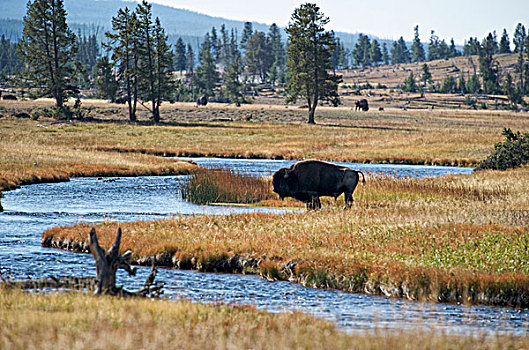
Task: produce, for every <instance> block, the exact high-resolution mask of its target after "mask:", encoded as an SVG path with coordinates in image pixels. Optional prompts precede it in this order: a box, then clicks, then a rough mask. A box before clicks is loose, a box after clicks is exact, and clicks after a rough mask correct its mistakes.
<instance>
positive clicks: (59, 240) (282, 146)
mask: <svg viewBox="0 0 529 350" xmlns="http://www.w3.org/2000/svg"><path fill="white" fill-rule="evenodd" d="M83 104H84V106H85V108H90V110H91V112H90V114H89V115H90V116H91V117H93V120H91V121H72V122H58V121H55V120H52V119H46V118H42V117H41V118H39V119H38V120H32V119H26V118H16V117H14V116H13V114H15V113H20V112H26V113H28V114H29V115H32V114H33V113H34V112H35V111H39V110H42V109H45V108H48V107H49V105H50V102H49V101H45V100H42V101H36V102H27V101H16V102H5V101H2V102H1V104H0V114H2V117H1V118H0V162H1V164H2V166H1V167H0V190H2V191H6V190H9V189H13V188H15V187H16V186H20V185H23V184H31V183H36V182H40V181H66V180H68V178H69V177H72V176H136V175H144V174H153V175H165V174H189V173H191V172H193V171H195V170H196V168H197V167H196V166H195V165H193V164H191V163H189V162H181V161H178V160H177V159H174V158H167V157H162V156H164V155H165V156H221V157H239V158H241V157H242V158H278V159H302V158H318V159H325V160H330V161H360V162H380V163H408V164H439V165H474V164H476V162H477V161H478V160H479V159H482V158H484V157H486V155H488V154H489V153H490V152H491V150H492V149H493V146H494V143H496V142H498V141H501V140H502V136H501V130H502V128H503V127H509V128H512V129H513V130H520V131H522V132H529V119H528V116H527V114H525V113H514V112H507V111H492V110H488V111H473V110H434V111H432V110H413V111H412V110H408V111H403V110H401V109H392V108H386V109H385V110H384V111H376V110H375V111H371V112H368V113H364V112H355V111H353V110H352V109H351V108H350V107H339V108H326V107H322V108H319V109H318V110H317V117H316V122H317V123H318V124H317V125H315V126H309V125H306V122H305V117H306V110H304V109H301V108H298V107H292V106H290V107H285V106H281V105H259V104H254V105H249V106H243V107H241V108H236V107H235V106H225V105H217V104H210V105H208V106H207V107H205V108H196V107H194V106H192V105H191V104H185V103H179V104H174V105H170V104H167V105H164V106H163V110H162V124H161V125H150V124H149V123H148V122H147V118H148V116H147V113H143V114H141V113H140V123H138V124H129V123H127V122H126V114H125V113H126V110H125V108H124V107H123V106H119V105H109V104H105V103H103V102H101V101H89V100H87V101H86V102H84V103H83ZM250 116H251V118H250ZM366 180H367V183H366V185H365V186H361V185H360V186H359V187H358V188H357V190H356V192H355V194H354V197H355V203H354V204H353V208H352V209H351V210H346V211H344V210H343V209H342V207H343V202H342V201H341V199H339V200H338V203H334V201H330V200H328V201H324V202H323V207H324V208H323V209H322V210H321V211H316V212H314V211H310V212H303V213H296V214H284V215H280V216H277V215H266V214H252V215H232V216H227V217H187V218H175V219H171V220H162V221H156V222H147V223H146V222H136V223H122V224H119V226H120V227H122V228H123V230H124V237H123V242H122V248H123V249H124V250H126V249H131V250H133V252H134V258H135V259H136V261H137V262H138V263H141V264H149V262H150V259H152V256H156V257H157V261H158V262H160V263H162V265H163V264H165V265H166V266H171V267H178V268H195V269H198V270H200V271H223V269H225V266H226V264H225V262H226V260H227V259H231V260H232V261H233V260H234V258H237V261H239V262H241V265H240V268H241V269H240V271H231V272H243V273H256V274H260V275H261V276H263V277H264V278H267V279H269V280H277V279H285V280H290V281H292V282H296V283H300V284H303V285H306V286H313V287H318V288H335V289H342V290H346V291H352V292H364V293H370V294H381V295H388V296H397V297H405V298H409V299H413V300H428V301H435V302H437V301H449V302H460V303H468V304H493V305H511V306H522V305H527V304H526V303H527V302H528V300H529V290H528V289H529V288H528V286H529V283H528V282H529V271H528V270H527V266H526V261H527V260H528V258H529V256H528V254H529V253H528V250H527V246H528V245H529V243H528V242H529V215H528V213H529V208H528V206H529V203H528V202H527V200H526V198H528V195H529V193H528V191H529V190H528V189H529V169H528V168H527V167H525V168H522V169H518V170H511V171H506V172H496V171H483V172H479V173H475V174H473V175H468V176H467V175H458V176H446V177H443V178H435V179H429V178H426V179H393V178H387V177H380V176H377V175H375V174H369V175H368V177H367V179H366ZM261 204H263V205H286V206H297V207H300V205H299V204H298V203H297V202H293V201H288V202H280V201H279V200H278V199H272V200H270V199H268V200H266V201H264V202H262V203H261ZM117 227H118V224H117V223H111V222H105V223H102V224H99V225H96V228H97V230H98V235H100V237H101V239H100V241H101V243H102V245H105V244H107V245H108V244H110V241H112V239H113V237H114V235H115V232H116V229H117ZM88 231H89V227H88V226H86V225H77V226H74V227H61V228H54V229H51V230H49V231H47V232H45V233H44V234H43V242H44V243H45V244H46V245H49V246H55V247H60V248H63V249H72V250H77V251H79V250H83V244H82V242H83V241H84V240H85V239H86V237H87V234H88ZM0 295H1V296H0V298H3V299H2V303H0V307H2V308H4V309H3V311H4V310H5V312H2V313H0V315H1V316H0V317H2V318H3V319H2V321H6V322H7V323H5V324H6V325H9V327H7V328H6V327H2V331H1V332H2V334H1V335H0V342H3V343H0V344H2V347H4V346H3V344H6V345H5V347H8V348H9V347H13V348H21V347H23V348H25V347H31V346H32V344H34V343H36V342H37V341H42V343H41V344H42V346H40V347H46V346H47V345H46V344H50V345H49V347H51V346H52V345H51V344H57V342H60V341H64V342H65V344H67V346H68V347H72V348H75V347H76V346H77V347H82V344H87V342H88V341H95V342H96V341H103V342H104V346H110V347H111V348H112V347H113V348H117V345H116V344H115V343H113V339H116V343H117V344H119V345H122V344H124V345H123V347H125V348H126V347H127V346H129V347H130V348H131V347H133V345H127V344H130V343H129V342H127V341H126V339H127V338H126V337H127V336H128V335H130V334H141V335H142V337H141V339H140V338H138V336H136V337H134V336H131V337H132V339H136V340H135V344H143V345H144V346H143V347H146V348H149V347H150V346H151V344H150V343H149V344H144V343H141V342H142V341H143V340H142V339H149V337H151V338H152V337H153V336H155V337H156V338H157V339H160V342H161V344H172V343H171V339H169V338H170V337H169V335H172V334H174V330H182V331H181V332H176V333H178V336H181V337H182V338H181V339H180V338H178V339H179V341H180V340H181V341H182V343H183V344H188V345H189V346H188V347H190V348H194V347H195V345H196V348H198V347H201V346H202V347H205V348H208V347H209V348H211V347H220V348H232V347H245V344H248V343H247V342H252V343H251V344H256V345H255V346H253V347H256V348H260V347H261V348H264V347H269V344H271V343H270V342H274V344H281V343H280V341H283V339H285V338H286V337H288V339H289V340H290V342H286V343H285V344H287V345H285V348H300V347H302V348H322V347H323V348H325V347H329V346H328V344H332V347H333V348H340V347H343V348H351V347H355V346H357V344H359V345H358V347H362V348H366V347H367V348H374V349H376V348H387V347H389V346H397V347H404V346H406V347H409V348H425V347H435V348H442V346H446V347H447V348H448V347H450V346H449V345H450V344H452V345H454V344H455V346H456V347H474V348H495V347H497V348H503V347H504V346H505V345H507V344H512V346H513V347H519V348H520V347H522V348H523V347H524V345H525V343H524V342H526V339H525V338H522V339H518V338H514V337H508V336H507V337H501V336H494V337H492V339H489V338H488V337H478V338H475V337H473V338H466V337H463V338H457V337H449V336H442V335H441V336H438V337H434V336H432V334H431V333H430V332H426V333H413V334H411V335H410V334H390V333H386V332H381V333H376V332H375V334H362V335H361V336H355V335H353V336H348V335H344V334H343V333H341V332H339V331H337V330H336V329H335V328H334V327H333V326H330V325H328V324H326V323H323V322H322V323H320V321H315V320H314V319H312V318H309V317H307V316H305V315H299V314H293V315H289V314H281V315H279V316H277V315H272V316H270V315H267V314H263V313H260V312H257V311H255V310H248V309H246V308H242V309H241V308H237V307H235V308H233V307H229V308H228V307H224V306H219V308H214V307H210V306H203V305H200V306H197V305H195V304H189V303H184V304H181V303H175V304H173V303H170V306H167V305H166V304H167V303H165V302H161V303H159V304H158V302H150V301H136V300H134V301H132V300H117V299H106V298H101V299H97V303H93V299H92V297H89V296H84V295H70V294H68V295H63V294H61V295H50V296H42V295H27V294H17V293H15V292H6V291H1V294H0ZM89 304H97V305H100V307H101V308H103V309H101V310H105V311H97V310H96V309H94V308H92V307H90V306H88V305H89ZM17 305H18V306H17ZM77 305H80V306H79V307H81V308H83V309H85V310H87V311H86V314H87V315H88V316H87V317H86V319H84V318H82V319H80V316H79V315H78V314H77V312H78V310H79V309H78V306H77ZM160 305H161V306H160ZM162 309H163V310H167V311H166V313H164V311H163V310H162ZM186 310H187V311H186ZM159 312H160V315H162V316H156V315H157V314H158V313H159ZM219 313H220V314H222V315H221V316H219ZM241 313H242V314H241ZM43 314H46V315H52V316H53V317H57V320H56V321H57V322H48V321H47V320H48V318H44V317H41V316H42V315H43ZM108 315H110V316H109V319H110V321H108V322H107V321H101V319H102V318H105V317H104V316H108ZM131 315H133V316H131ZM181 315H189V316H188V318H185V317H184V319H182V317H183V316H181ZM52 316H50V317H52ZM246 317H249V318H250V320H248V318H246ZM132 319H134V322H131V320H132ZM188 319H191V320H196V321H193V322H190V321H189V320H188ZM257 319H258V320H257ZM274 320H275V321H274ZM278 320H279V321H278ZM274 322H276V323H274ZM131 323H132V324H131ZM65 324H69V325H72V326H69V327H65V328H62V325H65ZM98 324H102V325H104V326H96V325H98ZM286 324H288V325H290V324H291V325H292V326H285V325H286ZM107 325H110V326H111V327H110V328H108V327H107ZM271 325H272V326H271ZM166 327H173V328H171V330H169V328H166ZM179 327H180V328H179ZM314 327H318V328H314ZM103 328H105V329H107V328H108V329H110V331H108V330H104V329H103ZM4 329H5V330H9V332H7V331H3V330H4ZM36 329H39V332H36V333H32V330H36ZM270 329H272V330H277V337H276V331H273V332H271V331H270ZM88 330H90V331H88ZM248 330H251V331H248ZM98 332H103V334H109V336H105V337H104V338H103V337H101V338H98V337H97V333H98ZM105 332H110V333H105ZM17 334H18V335H21V334H35V336H34V337H21V336H18V337H17V336H16V335H17ZM98 339H99V340H98ZM101 339H107V340H101ZM211 339H219V342H220V343H216V344H211V343H208V341H211ZM293 339H294V340H293ZM330 339H333V340H332V342H331V340H330ZM334 339H337V340H334ZM269 341H270V342H269ZM32 342H33V343H32ZM186 342H187V343H186ZM80 344H81V345H80ZM219 344H220V345H219ZM341 344H343V345H341ZM26 345H27V346H26ZM102 346H103V345H102ZM120 347H121V346H120Z"/></svg>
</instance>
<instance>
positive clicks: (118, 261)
mask: <svg viewBox="0 0 529 350" xmlns="http://www.w3.org/2000/svg"><path fill="white" fill-rule="evenodd" d="M88 245H89V247H90V252H91V253H92V256H93V257H94V259H95V261H96V273H97V277H96V288H95V294H110V295H121V296H148V295H150V294H151V295H152V296H158V295H160V294H162V293H163V292H162V291H161V289H162V288H163V284H154V279H155V277H156V268H155V261H154V259H153V264H152V269H151V272H150V274H149V276H148V277H147V280H146V281H145V284H144V286H143V288H142V289H140V290H138V291H135V292H129V291H126V290H124V289H123V288H122V287H119V288H118V287H116V272H117V270H118V269H124V270H125V271H127V272H128V273H129V275H131V276H135V275H136V268H135V267H132V266H131V264H130V262H131V257H132V252H131V251H130V250H128V251H126V252H125V254H123V255H119V246H120V245H121V228H118V233H117V235H116V240H115V241H114V244H113V245H112V247H110V249H109V250H108V251H107V252H105V251H104V250H103V248H101V246H100V245H99V242H98V240H97V234H96V230H95V228H92V230H90V234H89V236H88Z"/></svg>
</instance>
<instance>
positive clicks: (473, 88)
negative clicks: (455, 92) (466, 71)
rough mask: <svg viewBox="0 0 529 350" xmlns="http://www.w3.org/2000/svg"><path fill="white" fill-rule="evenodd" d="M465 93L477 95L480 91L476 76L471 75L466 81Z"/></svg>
mask: <svg viewBox="0 0 529 350" xmlns="http://www.w3.org/2000/svg"><path fill="white" fill-rule="evenodd" d="M467 91H468V92H469V93H471V94H477V93H479V92H480V91H481V83H480V82H479V78H478V76H477V74H473V75H472V76H471V77H470V78H469V79H468V81H467Z"/></svg>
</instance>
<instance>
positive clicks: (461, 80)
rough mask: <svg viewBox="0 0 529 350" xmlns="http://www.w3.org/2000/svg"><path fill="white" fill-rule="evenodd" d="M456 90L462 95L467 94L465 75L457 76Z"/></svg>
mask: <svg viewBox="0 0 529 350" xmlns="http://www.w3.org/2000/svg"><path fill="white" fill-rule="evenodd" d="M457 89H458V91H459V92H460V93H462V94H466V93H467V92H468V90H467V82H466V81H465V75H463V74H460V75H459V83H458V87H457Z"/></svg>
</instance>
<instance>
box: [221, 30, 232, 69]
mask: <svg viewBox="0 0 529 350" xmlns="http://www.w3.org/2000/svg"><path fill="white" fill-rule="evenodd" d="M219 41H220V46H219V59H218V63H219V64H220V66H221V67H222V68H223V69H227V68H228V67H229V65H230V64H231V61H232V55H231V47H230V38H229V35H228V31H227V30H226V26H225V25H224V24H223V25H221V26H220V38H219Z"/></svg>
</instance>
